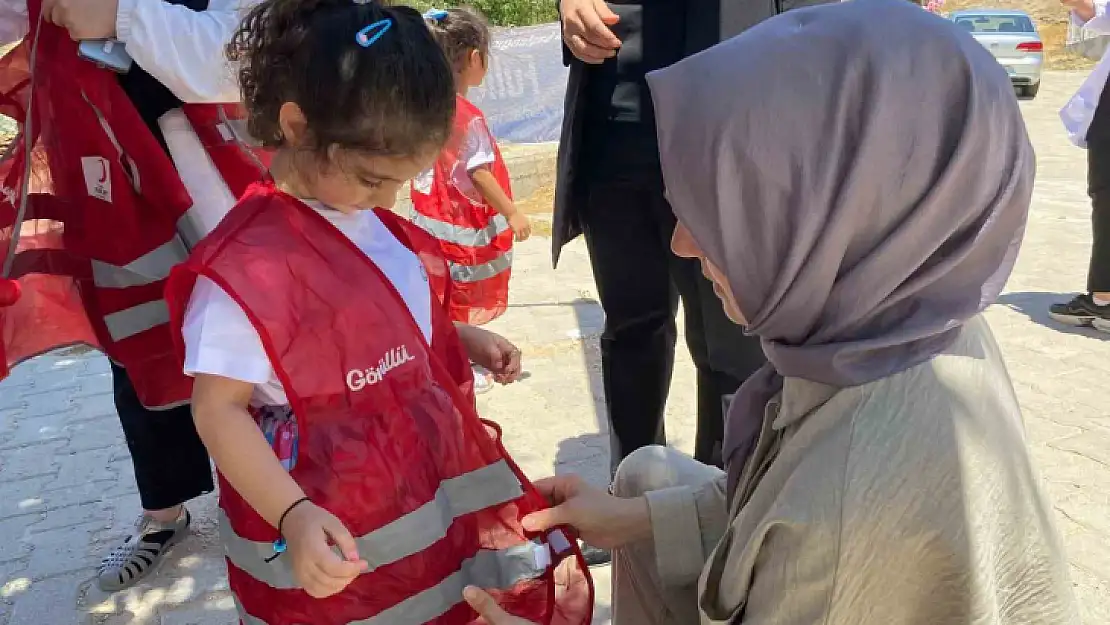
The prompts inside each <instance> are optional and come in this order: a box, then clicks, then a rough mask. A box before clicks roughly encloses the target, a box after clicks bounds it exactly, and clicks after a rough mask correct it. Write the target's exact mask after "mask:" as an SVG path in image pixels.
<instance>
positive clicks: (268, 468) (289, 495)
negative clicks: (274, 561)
mask: <svg viewBox="0 0 1110 625" xmlns="http://www.w3.org/2000/svg"><path fill="white" fill-rule="evenodd" d="M253 390H254V386H253V385H251V384H248V383H246V382H240V381H238V380H232V379H229V378H224V377H221V376H217V375H197V376H196V381H195V383H194V385H193V420H194V421H195V422H196V425H197V432H198V433H199V434H200V438H201V440H202V441H204V445H205V447H207V448H208V453H209V454H210V455H211V456H212V459H213V460H215V461H216V466H218V467H219V468H220V472H221V473H223V475H224V477H225V478H227V481H229V482H231V485H232V486H234V487H235V490H236V491H238V492H239V494H240V495H242V496H243V497H244V498H245V499H246V500H247V503H249V504H250V505H251V507H252V508H254V510H255V511H256V512H258V514H259V515H260V516H261V517H262V518H263V519H265V520H266V522H267V523H269V524H270V525H273V526H274V527H277V524H278V521H279V520H280V519H281V515H282V513H283V512H285V510H286V509H287V508H289V506H290V505H291V504H292V503H293V502H294V501H297V500H298V499H301V498H303V497H304V496H305V494H304V491H303V490H301V487H300V486H298V485H297V483H296V482H295V481H293V478H292V477H290V476H289V473H288V472H286V470H285V468H284V467H282V466H281V462H280V461H279V460H278V458H277V456H276V455H275V454H274V451H273V449H272V448H271V447H270V444H269V443H267V442H266V437H265V435H264V434H263V433H262V430H261V429H259V427H258V424H257V423H255V421H254V419H253V418H252V417H251V415H250V413H249V412H247V404H248V402H249V401H250V398H251V393H252V391H253Z"/></svg>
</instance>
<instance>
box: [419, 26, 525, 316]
mask: <svg viewBox="0 0 1110 625" xmlns="http://www.w3.org/2000/svg"><path fill="white" fill-rule="evenodd" d="M424 19H425V20H427V22H428V27H429V28H430V29H431V31H432V34H433V35H434V36H435V38H436V41H437V42H439V45H440V47H441V48H443V52H444V54H445V55H446V56H447V62H448V63H450V64H451V71H452V73H453V74H454V81H455V91H456V93H457V96H456V105H455V106H456V110H455V121H454V127H453V130H452V132H451V136H450V138H449V139H448V141H447V144H446V145H445V146H444V147H443V150H442V151H441V152H440V153H439V158H437V159H436V161H435V164H434V165H433V166H432V167H430V168H428V169H427V170H425V171H424V172H422V173H421V174H420V176H418V177H417V178H416V180H415V181H414V183H413V189H412V204H413V209H414V214H413V219H412V221H413V223H415V224H416V225H418V226H420V227H421V228H423V229H424V230H426V231H428V233H430V234H431V235H432V236H434V237H435V238H436V239H438V240H439V243H440V246H441V248H442V249H443V253H444V256H446V257H447V260H448V264H449V266H450V267H451V279H452V281H453V282H454V283H455V286H454V290H453V292H452V298H451V304H450V310H451V318H452V319H454V320H456V321H464V322H467V323H474V324H483V323H486V322H489V321H491V320H493V319H495V318H496V317H498V316H500V315H501V314H502V313H504V312H505V307H506V306H507V305H508V300H509V272H510V268H511V264H512V246H513V239H514V237H515V238H516V240H517V241H523V240H525V239H527V238H528V237H529V236H530V235H531V233H532V225H531V224H530V223H529V221H528V217H527V215H525V214H524V213H522V212H520V211H519V210H517V208H516V206H515V205H514V204H513V200H512V190H511V189H510V183H509V172H508V169H506V168H505V162H504V160H502V158H501V152H500V151H499V150H498V149H497V141H496V140H495V139H494V138H493V134H492V133H490V130H489V127H488V126H487V125H486V119H485V117H484V116H483V115H482V112H481V111H480V110H478V108H477V107H476V106H474V105H473V104H471V103H470V101H469V100H467V99H466V94H467V92H468V91H469V90H470V88H471V87H476V86H478V85H480V84H482V80H483V79H484V78H485V76H486V70H487V67H488V63H489V45H490V33H489V27H488V26H487V25H486V22H485V19H483V18H482V16H481V15H479V14H478V13H477V12H476V11H474V10H473V9H468V8H460V9H448V10H446V11H444V10H437V9H433V10H431V11H428V12H427V13H425V14H424Z"/></svg>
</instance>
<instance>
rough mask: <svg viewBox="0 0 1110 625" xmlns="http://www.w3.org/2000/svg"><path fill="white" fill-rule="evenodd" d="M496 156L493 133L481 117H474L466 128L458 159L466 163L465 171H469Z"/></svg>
mask: <svg viewBox="0 0 1110 625" xmlns="http://www.w3.org/2000/svg"><path fill="white" fill-rule="evenodd" d="M496 158H497V156H496V154H495V153H494V151H493V134H492V133H490V131H489V127H488V126H486V122H485V121H484V120H483V119H482V118H481V117H475V118H474V119H473V120H471V122H470V126H469V127H467V129H466V137H464V139H463V144H462V147H461V149H460V151H459V161H461V162H463V163H466V171H468V172H471V171H474V170H475V169H478V168H479V167H483V166H485V165H489V164H491V163H493V162H494V160H496Z"/></svg>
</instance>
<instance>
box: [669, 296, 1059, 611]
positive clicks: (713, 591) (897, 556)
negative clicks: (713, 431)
mask: <svg viewBox="0 0 1110 625" xmlns="http://www.w3.org/2000/svg"><path fill="white" fill-rule="evenodd" d="M723 480H724V478H723V477H722V478H721V480H719V481H717V482H714V483H711V484H707V485H704V486H702V487H698V488H693V489H692V488H687V487H679V488H673V489H668V490H664V491H656V492H654V493H650V494H649V496H648V500H649V505H650V508H651V514H652V522H653V527H654V531H655V542H656V553H657V554H659V562H658V568H659V573H660V577H661V579H662V581H663V583H664V584H672V585H676V586H682V585H687V584H691V583H693V582H694V580H699V594H700V608H701V611H700V612H701V617H702V618H701V620H702V622H703V623H742V624H744V625H748V624H756V623H758V624H760V625H815V624H822V625H867V624H872V623H873V624H875V625H948V624H952V625H971V624H974V625H1003V624H1005V625H1042V624H1043V625H1063V624H1071V623H1078V622H1079V617H1078V613H1077V609H1076V605H1075V601H1074V597H1073V595H1072V590H1071V584H1070V582H1069V580H1068V575H1067V561H1066V559H1065V557H1064V553H1063V550H1062V547H1061V541H1060V537H1059V534H1058V533H1057V531H1056V528H1055V526H1054V522H1053V512H1052V508H1051V506H1050V505H1049V504H1048V502H1047V500H1046V498H1045V496H1044V494H1043V492H1042V491H1041V486H1040V480H1039V477H1038V476H1037V474H1036V472H1035V471H1034V469H1033V467H1032V465H1031V462H1030V456H1029V451H1028V448H1027V446H1026V440H1025V432H1024V425H1023V423H1022V419H1021V413H1020V410H1019V408H1018V404H1017V400H1016V398H1015V396H1014V392H1013V388H1012V386H1011V384H1010V379H1009V375H1008V374H1007V372H1006V367H1005V365H1004V363H1003V360H1002V357H1001V355H1000V353H999V350H998V347H997V345H996V343H995V341H994V338H993V336H992V335H991V332H990V329H989V328H988V326H987V324H986V322H985V321H984V320H983V319H982V318H981V317H976V318H974V319H972V320H971V321H969V322H968V323H967V325H966V326H965V327H964V328H963V330H962V331H961V334H960V337H959V339H958V340H957V341H956V343H955V344H953V345H952V346H951V347H950V348H949V349H948V350H946V351H945V352H944V353H942V354H940V355H938V356H936V357H935V358H933V359H931V360H929V361H928V362H926V363H924V364H921V365H918V366H916V367H914V368H912V369H909V370H907V371H904V372H902V373H899V374H896V375H893V376H890V377H887V378H883V379H880V380H878V381H875V382H872V383H869V384H865V385H862V386H858V387H852V388H844V389H836V388H832V387H828V386H824V385H820V384H815V383H812V382H807V381H805V380H801V379H797V378H787V379H786V381H785V386H784V389H783V392H782V393H781V394H780V395H779V396H778V397H777V398H776V400H774V401H773V402H772V403H771V404H770V405H769V406H768V408H767V414H766V415H765V419H764V423H763V427H762V431H761V435H760V439H759V443H758V445H757V448H756V451H755V453H754V455H753V457H752V459H751V460H750V462H749V463H748V465H747V466H746V468H745V470H744V473H743V477H742V478H741V481H740V485H739V488H738V491H737V493H736V496H735V501H734V502H733V506H732V509H731V511H726V505H727V504H726V500H725V493H724V481H723ZM676 554H681V556H682V557H676ZM699 578H700V579H699Z"/></svg>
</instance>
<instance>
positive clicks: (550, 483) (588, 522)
mask: <svg viewBox="0 0 1110 625" xmlns="http://www.w3.org/2000/svg"><path fill="white" fill-rule="evenodd" d="M536 488H537V489H538V490H539V491H540V493H541V494H543V496H544V497H546V498H547V499H548V501H550V502H551V504H552V505H553V506H554V507H552V508H548V509H547V510H540V511H539V512H533V513H532V514H529V515H528V516H526V517H524V521H523V524H524V529H526V530H528V531H530V532H543V531H546V530H549V529H552V528H554V527H558V526H560V525H566V526H569V527H571V528H572V529H574V530H575V531H576V532H578V536H579V537H580V538H581V539H582V540H584V541H586V542H587V543H589V544H590V545H593V546H595V547H601V548H602V549H615V548H618V547H621V546H624V545H627V544H629V543H633V542H638V541H641V540H647V539H650V538H651V513H650V512H649V511H648V505H647V499H644V498H643V497H638V498H636V499H624V498H621V497H615V496H613V495H610V494H609V493H607V492H605V491H604V490H601V489H600V488H597V487H594V486H590V485H589V484H587V483H585V482H584V481H582V478H580V477H578V476H576V475H560V476H556V477H550V478H547V479H543V480H539V481H538V482H536Z"/></svg>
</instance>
